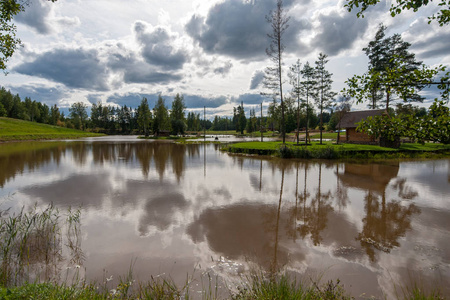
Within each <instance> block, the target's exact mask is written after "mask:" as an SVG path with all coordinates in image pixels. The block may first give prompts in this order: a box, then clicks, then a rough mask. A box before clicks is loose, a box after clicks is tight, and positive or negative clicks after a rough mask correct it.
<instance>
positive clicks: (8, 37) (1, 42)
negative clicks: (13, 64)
mask: <svg viewBox="0 0 450 300" xmlns="http://www.w3.org/2000/svg"><path fill="white" fill-rule="evenodd" d="M48 1H52V2H55V1H56V0H48ZM25 3H26V1H23V0H2V1H0V70H4V71H5V70H6V63H7V62H8V60H9V59H10V58H11V57H12V56H13V54H14V52H15V51H16V49H17V47H19V46H20V45H21V41H20V39H19V38H18V37H17V36H16V30H17V29H16V25H14V23H13V22H12V20H13V18H14V16H16V15H17V14H18V13H20V12H21V11H24V10H25ZM5 74H6V72H5Z"/></svg>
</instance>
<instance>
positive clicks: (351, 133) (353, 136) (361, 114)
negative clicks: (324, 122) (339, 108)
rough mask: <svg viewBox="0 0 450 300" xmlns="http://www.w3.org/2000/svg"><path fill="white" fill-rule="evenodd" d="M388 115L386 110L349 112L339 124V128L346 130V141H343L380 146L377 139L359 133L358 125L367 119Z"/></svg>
mask: <svg viewBox="0 0 450 300" xmlns="http://www.w3.org/2000/svg"><path fill="white" fill-rule="evenodd" d="M383 114H387V112H386V110H385V109H371V110H360V111H350V112H347V113H346V114H345V115H344V116H343V117H342V119H341V120H340V121H339V123H338V128H341V129H345V131H346V133H345V140H343V141H342V140H341V141H342V142H344V143H355V144H378V143H379V140H378V139H375V137H373V136H370V135H367V134H365V133H362V132H357V131H356V127H358V125H357V124H356V123H358V122H361V121H362V120H364V119H366V118H367V117H374V116H381V115H383Z"/></svg>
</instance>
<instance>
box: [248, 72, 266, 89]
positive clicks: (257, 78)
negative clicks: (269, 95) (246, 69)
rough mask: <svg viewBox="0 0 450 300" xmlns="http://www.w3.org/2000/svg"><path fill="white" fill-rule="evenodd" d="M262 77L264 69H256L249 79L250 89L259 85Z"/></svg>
mask: <svg viewBox="0 0 450 300" xmlns="http://www.w3.org/2000/svg"><path fill="white" fill-rule="evenodd" d="M263 79H264V71H261V70H257V71H255V72H254V73H253V76H252V80H251V81H250V89H251V90H255V89H256V88H258V87H259V85H260V84H261V82H262V81H263Z"/></svg>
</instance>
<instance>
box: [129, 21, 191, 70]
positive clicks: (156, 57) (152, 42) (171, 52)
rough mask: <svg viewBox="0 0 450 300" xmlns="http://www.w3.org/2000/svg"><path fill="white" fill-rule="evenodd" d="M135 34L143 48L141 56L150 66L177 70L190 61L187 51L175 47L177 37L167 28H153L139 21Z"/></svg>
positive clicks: (135, 27)
mask: <svg viewBox="0 0 450 300" xmlns="http://www.w3.org/2000/svg"><path fill="white" fill-rule="evenodd" d="M134 33H135V35H136V39H137V41H138V42H139V43H140V45H141V47H142V48H141V54H142V56H143V58H144V59H145V61H146V62H147V63H148V64H150V65H154V66H159V67H164V68H165V69H170V70H177V69H181V68H182V67H183V65H184V64H185V63H186V62H187V61H189V55H188V53H187V51H185V50H184V49H182V48H178V47H176V46H175V42H176V36H175V35H173V34H172V33H170V32H169V31H168V30H167V29H166V28H163V27H154V28H153V27H151V26H150V25H149V24H147V23H144V22H142V21H138V22H136V23H135V24H134Z"/></svg>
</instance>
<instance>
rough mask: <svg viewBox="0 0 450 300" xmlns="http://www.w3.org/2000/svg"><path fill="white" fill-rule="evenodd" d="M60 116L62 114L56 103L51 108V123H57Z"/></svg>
mask: <svg viewBox="0 0 450 300" xmlns="http://www.w3.org/2000/svg"><path fill="white" fill-rule="evenodd" d="M60 117H61V114H60V112H59V108H58V106H56V104H55V105H53V106H52V107H51V108H50V124H51V125H57V124H58V121H59V119H60Z"/></svg>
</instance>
